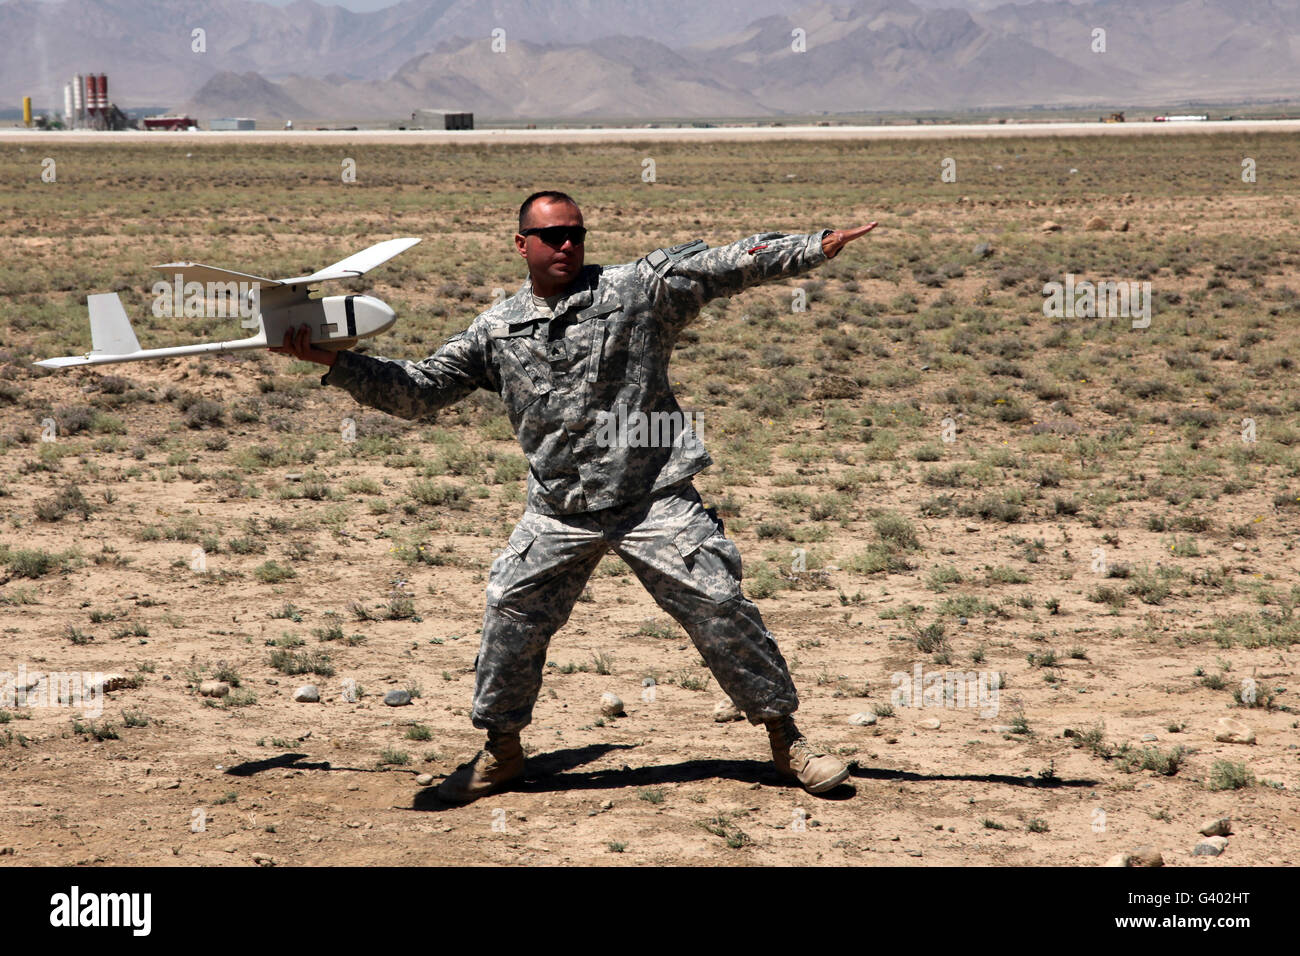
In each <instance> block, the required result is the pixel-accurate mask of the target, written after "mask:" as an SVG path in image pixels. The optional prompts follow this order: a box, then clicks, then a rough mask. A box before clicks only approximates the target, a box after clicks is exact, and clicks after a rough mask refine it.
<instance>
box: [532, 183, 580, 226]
mask: <svg viewBox="0 0 1300 956" xmlns="http://www.w3.org/2000/svg"><path fill="white" fill-rule="evenodd" d="M539 199H546V200H549V201H551V202H567V203H568V204H569V205H570V206H572V207H573V208H574V209H580V208H581V207H580V206H579V205H578V202H577V200H575V199H574V198H573V197H572V196H570V195H569V194H568V193H562V192H560V191H559V190H558V189H543V190H542V191H541V192H536V193H533V194H532V195H531V196H529V197H528V198H527V199H525V200H524V202H523V205H521V206H520V207H519V228H520V230H522V229H523V228H524V220H525V219H527V218H528V210H530V209H532V208H533V203H535V202H537V200H539Z"/></svg>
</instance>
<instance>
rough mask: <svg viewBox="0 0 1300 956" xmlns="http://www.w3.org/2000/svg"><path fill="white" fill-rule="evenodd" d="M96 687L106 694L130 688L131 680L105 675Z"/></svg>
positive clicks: (115, 675)
mask: <svg viewBox="0 0 1300 956" xmlns="http://www.w3.org/2000/svg"><path fill="white" fill-rule="evenodd" d="M97 686H98V687H99V690H100V691H101V692H102V693H105V694H107V693H108V692H109V691H114V690H121V689H122V688H124V687H130V686H131V678H129V677H127V676H126V675H125V674H105V675H104V676H103V678H102V679H101V680H100V681H99V684H98V685H97ZM227 691H229V687H227Z"/></svg>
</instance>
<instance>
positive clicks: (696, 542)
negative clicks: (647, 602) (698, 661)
mask: <svg viewBox="0 0 1300 956" xmlns="http://www.w3.org/2000/svg"><path fill="white" fill-rule="evenodd" d="M611 550H612V551H613V552H614V553H615V554H617V555H618V556H619V557H621V558H622V559H623V560H624V561H626V562H627V564H628V566H629V567H631V569H632V571H633V572H634V573H635V574H636V576H637V578H638V579H640V581H641V583H642V584H643V585H644V586H645V588H646V590H648V591H649V592H650V594H651V596H652V597H654V599H655V601H656V602H657V603H658V604H659V606H660V607H661V608H663V609H664V610H665V611H667V612H668V613H669V614H671V615H672V616H673V617H674V618H675V619H676V620H677V621H678V622H679V623H680V624H681V625H682V627H684V628H685V629H686V632H687V633H688V634H690V636H691V640H692V641H694V642H695V647H696V649H697V650H699V652H700V656H701V657H703V658H704V662H705V663H706V664H707V665H708V667H709V670H711V671H712V672H713V676H714V677H715V678H716V679H717V681H718V685H719V686H720V687H721V688H722V690H723V691H724V692H726V693H727V694H728V695H729V696H730V697H731V699H732V700H733V701H735V703H736V706H737V707H738V708H739V709H740V710H741V712H742V713H744V714H745V715H746V716H747V717H748V718H749V720H750V722H751V723H755V724H757V723H759V722H760V721H763V720H770V719H771V718H773V717H781V716H785V715H787V714H792V713H794V711H795V709H796V708H797V707H798V706H799V699H798V696H797V694H796V693H795V689H794V682H793V681H792V680H791V679H790V672H789V670H788V668H787V667H786V663H785V658H784V657H782V656H781V651H780V650H779V649H778V648H777V646H776V641H775V640H773V638H772V635H771V634H769V633H768V632H767V630H766V628H764V627H763V619H762V617H761V616H760V615H759V613H758V608H757V607H755V606H754V603H753V602H752V601H750V600H749V599H748V598H746V597H745V596H744V594H743V593H741V590H740V580H741V568H740V552H739V551H738V550H737V548H736V546H735V545H734V544H733V543H732V542H731V541H729V540H728V539H727V538H726V537H725V536H724V535H723V531H722V522H721V521H720V520H719V519H718V518H717V517H716V515H715V514H714V512H713V511H712V509H705V507H704V506H703V504H702V503H701V501H700V495H699V492H697V491H696V490H695V487H694V485H693V484H692V483H691V481H690V480H689V479H687V480H686V481H682V482H678V483H677V484H675V485H671V486H669V487H668V488H664V489H662V490H661V491H658V492H655V493H654V494H652V495H651V496H650V497H649V498H648V499H647V500H643V501H640V502H637V503H635V504H631V505H620V506H617V507H614V508H605V509H602V510H599V511H589V512H585V513H582V514H577V515H556V516H552V515H542V514H537V513H535V512H526V513H525V514H524V516H523V518H522V519H520V521H519V524H518V525H517V526H516V527H515V530H514V532H513V533H512V534H511V535H510V542H509V544H508V545H507V547H506V549H505V550H504V551H502V552H501V555H500V556H499V557H498V558H497V559H496V561H495V562H493V564H492V570H491V573H490V574H489V576H488V586H487V611H486V613H485V614H484V616H483V640H482V643H481V645H480V646H479V653H478V657H477V658H476V659H475V662H474V668H475V682H474V707H473V711H472V712H471V714H470V718H471V720H472V721H473V724H474V726H475V727H479V728H482V729H487V730H497V731H516V730H519V729H520V728H522V727H524V726H526V725H527V724H528V723H529V722H530V721H531V720H532V714H533V705H534V703H535V702H536V701H537V694H538V692H539V691H540V690H541V686H542V671H543V668H544V667H545V663H546V649H547V646H548V645H549V643H550V640H551V635H552V634H554V633H555V632H556V631H557V630H559V628H560V627H562V626H563V625H564V623H565V622H566V621H567V620H568V619H569V613H570V611H572V610H573V605H574V602H576V601H577V599H578V596H579V595H580V594H581V593H582V589H583V588H584V587H585V586H586V584H587V580H588V579H589V578H590V577H591V573H592V572H593V571H594V570H595V569H596V565H597V564H599V563H600V559H601V558H602V557H604V555H605V554H606V553H607V552H608V551H611Z"/></svg>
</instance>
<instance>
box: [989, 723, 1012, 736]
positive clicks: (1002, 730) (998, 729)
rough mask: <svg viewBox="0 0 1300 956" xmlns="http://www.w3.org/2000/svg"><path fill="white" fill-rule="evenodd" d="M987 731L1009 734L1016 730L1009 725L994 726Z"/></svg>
mask: <svg viewBox="0 0 1300 956" xmlns="http://www.w3.org/2000/svg"><path fill="white" fill-rule="evenodd" d="M989 729H990V730H992V731H993V732H994V733H995V734H1009V733H1011V731H1013V730H1015V729H1016V728H1014V727H1012V726H1011V725H1010V724H994V725H993V726H992V727H991V728H989Z"/></svg>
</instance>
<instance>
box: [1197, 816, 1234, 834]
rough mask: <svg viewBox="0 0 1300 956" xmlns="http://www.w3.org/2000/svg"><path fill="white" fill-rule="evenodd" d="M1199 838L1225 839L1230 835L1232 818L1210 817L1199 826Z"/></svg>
mask: <svg viewBox="0 0 1300 956" xmlns="http://www.w3.org/2000/svg"><path fill="white" fill-rule="evenodd" d="M1200 833H1201V836H1207V837H1213V836H1217V837H1226V836H1231V835H1232V817H1218V818H1215V817H1211V818H1210V819H1208V820H1206V821H1205V822H1204V823H1202V824H1201V830H1200Z"/></svg>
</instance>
